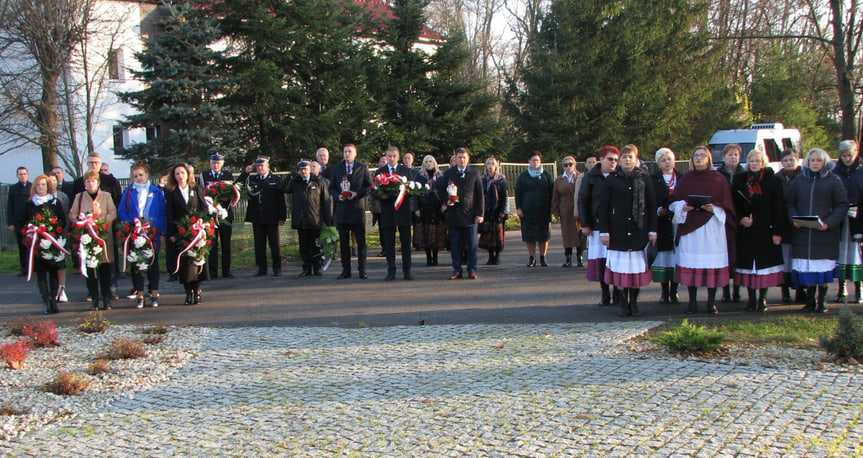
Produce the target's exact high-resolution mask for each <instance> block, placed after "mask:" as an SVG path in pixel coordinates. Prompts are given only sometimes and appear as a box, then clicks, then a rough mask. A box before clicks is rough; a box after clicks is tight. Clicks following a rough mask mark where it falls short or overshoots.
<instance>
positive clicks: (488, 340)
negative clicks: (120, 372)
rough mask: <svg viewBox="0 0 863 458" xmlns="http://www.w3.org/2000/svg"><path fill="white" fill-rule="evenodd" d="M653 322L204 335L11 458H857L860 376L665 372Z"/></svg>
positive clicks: (714, 366)
mask: <svg viewBox="0 0 863 458" xmlns="http://www.w3.org/2000/svg"><path fill="white" fill-rule="evenodd" d="M657 324H659V323H658V322H650V321H642V322H613V323H609V322H606V323H573V324H539V325H510V324H492V325H486V324H472V325H438V326H392V327H378V328H358V329H343V328H322V327H295V328H275V327H255V328H213V329H209V330H208V331H207V333H206V337H205V339H204V340H203V343H202V344H201V347H200V349H199V353H198V355H197V356H196V357H194V358H192V359H191V360H190V362H189V363H188V364H187V365H186V366H185V367H183V368H181V369H180V370H179V372H177V373H176V374H175V375H174V376H173V377H172V378H171V379H170V380H169V381H168V382H165V383H162V384H159V385H157V386H154V387H152V388H148V389H145V390H143V391H139V392H135V393H132V394H129V395H128V396H126V397H122V398H120V399H118V400H116V401H115V402H113V403H112V404H110V405H109V406H107V407H104V408H101V409H99V410H98V411H93V412H89V413H86V414H84V415H80V416H78V417H75V418H72V419H67V420H61V421H58V422H56V423H53V424H51V425H47V426H45V427H43V428H42V429H41V430H39V431H36V432H33V433H31V434H28V435H27V436H25V437H24V438H22V439H18V440H15V441H13V442H10V443H8V444H7V445H6V447H3V448H0V453H2V454H4V455H9V456H92V455H109V456H211V455H226V456H332V455H348V456H625V455H640V456H646V455H654V456H696V455H697V456H755V455H764V456H828V455H833V456H855V455H861V453H863V448H861V447H863V446H861V442H863V428H861V426H860V420H861V418H860V417H861V413H863V407H861V403H860V399H861V398H863V383H861V380H860V379H859V376H857V377H855V376H854V375H852V374H849V373H842V372H831V371H811V372H807V371H803V370H789V369H776V368H766V367H758V366H739V365H737V366H735V365H728V364H719V363H708V362H694V361H679V360H673V359H655V358H649V357H643V356H639V355H637V354H635V355H634V354H632V352H628V351H627V350H626V346H627V345H625V344H621V342H622V341H624V340H625V339H627V338H630V337H633V336H636V335H639V334H641V333H643V332H644V331H645V330H646V329H648V328H650V327H652V326H655V325H657Z"/></svg>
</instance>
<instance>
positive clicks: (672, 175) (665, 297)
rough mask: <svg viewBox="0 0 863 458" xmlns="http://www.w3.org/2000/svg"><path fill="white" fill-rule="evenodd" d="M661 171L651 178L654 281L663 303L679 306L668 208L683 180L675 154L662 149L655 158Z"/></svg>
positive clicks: (670, 215) (674, 255)
mask: <svg viewBox="0 0 863 458" xmlns="http://www.w3.org/2000/svg"><path fill="white" fill-rule="evenodd" d="M654 158H655V160H656V164H657V165H658V166H659V168H658V169H657V170H656V172H655V173H653V175H651V176H650V181H651V183H652V184H653V193H654V195H655V196H656V207H657V208H656V214H657V219H656V258H655V259H654V260H653V265H652V266H651V270H652V272H653V281H655V282H657V283H659V284H660V286H661V287H662V295H661V296H660V298H659V303H660V304H679V303H680V298H679V296H678V295H677V281H676V280H675V279H674V266H676V265H677V254H676V252H675V250H674V233H675V232H674V224H673V223H672V222H671V219H672V217H673V216H674V213H672V212H671V210H669V209H668V205H669V204H670V203H671V198H672V197H673V196H674V189H675V188H676V187H677V182H678V180H679V179H680V174H679V173H678V172H677V170H676V169H675V168H674V162H675V157H674V151H671V150H670V149H669V148H660V149H659V150H657V151H656V154H655V155H654Z"/></svg>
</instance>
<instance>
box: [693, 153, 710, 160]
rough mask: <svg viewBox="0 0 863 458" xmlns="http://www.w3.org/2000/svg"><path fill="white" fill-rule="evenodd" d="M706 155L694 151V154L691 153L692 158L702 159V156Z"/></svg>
mask: <svg viewBox="0 0 863 458" xmlns="http://www.w3.org/2000/svg"><path fill="white" fill-rule="evenodd" d="M706 157H707V155H706V154H704V153H701V154H699V153H695V154H693V155H692V158H693V159H702V158H706Z"/></svg>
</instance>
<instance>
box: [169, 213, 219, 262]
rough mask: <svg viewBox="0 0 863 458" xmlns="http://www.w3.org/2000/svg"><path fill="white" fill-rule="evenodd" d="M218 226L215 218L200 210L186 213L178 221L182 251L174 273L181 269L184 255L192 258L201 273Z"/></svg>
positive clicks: (178, 240) (179, 241)
mask: <svg viewBox="0 0 863 458" xmlns="http://www.w3.org/2000/svg"><path fill="white" fill-rule="evenodd" d="M216 227H217V225H216V222H215V221H214V220H213V219H211V218H208V217H206V216H203V215H202V214H201V213H199V212H194V213H192V214H190V215H186V216H184V217H183V218H182V219H181V220H179V221H177V242H178V244H179V245H178V246H179V248H180V253H179V254H177V264H176V265H177V267H176V268H175V269H174V272H173V273H177V272H179V271H180V266H181V265H182V263H181V262H180V260H181V259H182V257H183V256H187V257H189V258H192V262H193V263H194V264H195V265H196V266H198V273H199V274H200V273H201V272H202V271H203V269H204V264H206V263H207V255H208V254H209V253H210V246H211V245H212V244H213V236H214V235H215V234H216Z"/></svg>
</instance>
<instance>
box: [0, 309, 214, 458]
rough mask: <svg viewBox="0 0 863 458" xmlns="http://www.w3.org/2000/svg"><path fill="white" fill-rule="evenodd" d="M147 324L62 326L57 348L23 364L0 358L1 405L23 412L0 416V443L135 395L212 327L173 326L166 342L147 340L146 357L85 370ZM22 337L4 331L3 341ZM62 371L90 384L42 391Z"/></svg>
mask: <svg viewBox="0 0 863 458" xmlns="http://www.w3.org/2000/svg"><path fill="white" fill-rule="evenodd" d="M143 329H144V328H143V327H137V326H129V325H123V326H109V327H108V328H107V329H106V330H105V332H103V333H101V334H84V333H82V332H81V331H79V330H78V328H77V327H74V328H69V327H67V328H60V329H59V339H58V340H59V342H60V346H59V347H53V348H33V349H31V350H30V354H29V355H28V356H27V359H26V360H25V362H24V365H23V367H21V368H20V369H18V370H12V369H9V368H7V367H6V364H5V362H3V361H0V364H2V368H0V409H11V410H15V411H17V412H22V414H18V415H0V445H2V444H3V442H5V441H8V440H11V439H14V438H17V437H20V436H22V435H24V434H26V433H27V432H28V431H31V430H34V429H38V428H39V427H41V426H42V425H45V424H48V423H52V422H54V421H57V420H58V419H61V418H70V417H75V416H77V415H79V414H80V413H83V412H87V411H94V410H96V409H98V408H100V407H102V406H104V405H106V404H108V403H110V402H111V401H112V400H114V399H116V398H118V397H123V396H126V397H132V396H134V395H135V392H136V391H139V390H143V389H146V388H148V387H150V386H153V385H156V384H159V383H160V382H164V381H166V380H168V379H169V378H170V377H171V376H172V375H173V374H174V373H175V372H176V371H177V370H178V369H179V368H181V367H183V366H184V365H185V364H186V363H187V362H188V361H189V360H190V359H191V358H192V357H194V356H195V355H196V354H197V351H198V349H199V348H200V346H201V343H202V342H203V341H204V340H205V338H206V336H207V334H208V333H209V332H210V330H209V329H207V328H193V327H174V328H172V329H171V332H169V333H167V334H165V338H164V340H163V341H162V342H160V343H158V344H155V345H144V347H145V349H146V351H147V356H146V357H143V358H138V359H129V360H117V361H110V363H109V369H110V372H109V373H105V374H101V375H95V376H93V375H89V374H87V366H88V365H89V364H90V363H92V362H93V361H94V360H95V359H96V358H97V355H98V354H99V353H104V352H105V351H107V350H108V349H109V348H110V346H111V344H112V343H113V342H114V339H115V338H117V337H122V338H125V339H129V340H141V339H144V338H145V337H147V336H145V335H144V334H143ZM18 339H19V337H14V336H11V335H10V334H9V331H8V330H7V329H3V330H2V331H0V345H2V344H6V343H10V342H15V341H17V340H18ZM58 372H71V373H75V374H81V375H82V376H83V377H85V378H86V380H88V381H90V382H91V383H90V385H89V387H88V388H87V389H86V390H84V392H82V393H81V394H79V395H77V396H59V395H56V394H53V393H50V392H47V391H44V390H43V387H44V386H45V384H46V383H48V382H49V381H51V380H52V379H53V378H54V376H55V375H56V374H57V373H58Z"/></svg>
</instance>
